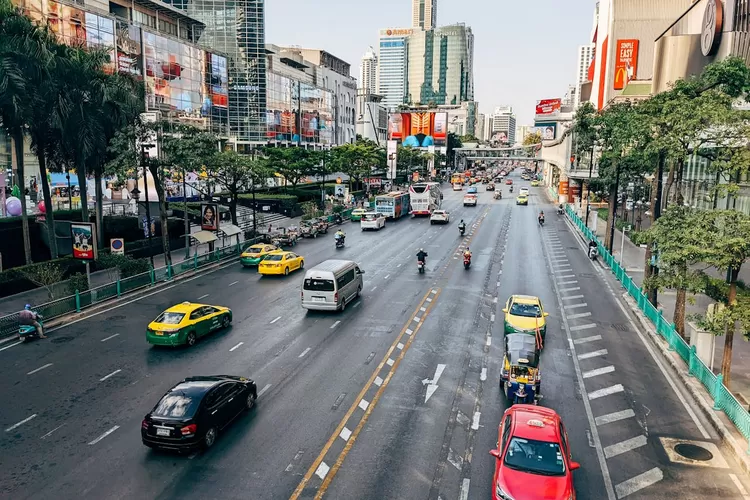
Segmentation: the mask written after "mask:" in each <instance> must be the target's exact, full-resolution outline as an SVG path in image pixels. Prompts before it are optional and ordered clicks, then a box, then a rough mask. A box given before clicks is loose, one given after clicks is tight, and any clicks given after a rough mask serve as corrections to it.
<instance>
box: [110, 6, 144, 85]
mask: <svg viewBox="0 0 750 500" xmlns="http://www.w3.org/2000/svg"><path fill="white" fill-rule="evenodd" d="M116 30H117V37H116V41H117V71H118V72H120V73H126V74H128V75H132V76H133V77H135V78H136V79H138V80H141V79H142V78H143V47H142V46H141V28H139V27H138V26H135V25H132V24H130V23H128V22H127V21H123V20H121V19H118V20H117V24H116Z"/></svg>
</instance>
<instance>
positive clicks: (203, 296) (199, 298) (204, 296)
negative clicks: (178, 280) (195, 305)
mask: <svg viewBox="0 0 750 500" xmlns="http://www.w3.org/2000/svg"><path fill="white" fill-rule="evenodd" d="M206 297H208V294H207V293H206V294H204V295H201V296H200V297H198V298H197V299H196V300H201V299H205V298H206Z"/></svg>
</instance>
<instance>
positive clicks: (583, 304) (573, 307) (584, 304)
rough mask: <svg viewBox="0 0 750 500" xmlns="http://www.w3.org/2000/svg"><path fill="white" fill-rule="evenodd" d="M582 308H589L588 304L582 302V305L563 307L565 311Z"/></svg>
mask: <svg viewBox="0 0 750 500" xmlns="http://www.w3.org/2000/svg"><path fill="white" fill-rule="evenodd" d="M581 307H588V304H587V303H586V302H581V303H580V304H568V305H567V306H563V309H580V308H581Z"/></svg>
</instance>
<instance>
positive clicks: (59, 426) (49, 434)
mask: <svg viewBox="0 0 750 500" xmlns="http://www.w3.org/2000/svg"><path fill="white" fill-rule="evenodd" d="M64 425H65V424H61V425H58V426H57V427H55V428H54V429H52V430H51V431H49V432H48V433H47V434H45V435H44V436H42V437H40V438H39V439H47V438H48V437H50V436H51V435H52V433H53V432H55V431H56V430H58V429H59V428H61V427H62V426H64Z"/></svg>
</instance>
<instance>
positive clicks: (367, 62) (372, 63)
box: [359, 47, 378, 94]
mask: <svg viewBox="0 0 750 500" xmlns="http://www.w3.org/2000/svg"><path fill="white" fill-rule="evenodd" d="M359 88H360V89H361V90H362V91H363V93H364V94H376V93H377V90H378V55H377V54H376V53H375V49H373V48H372V47H369V48H368V49H367V52H365V55H364V56H362V62H361V63H360V65H359Z"/></svg>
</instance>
